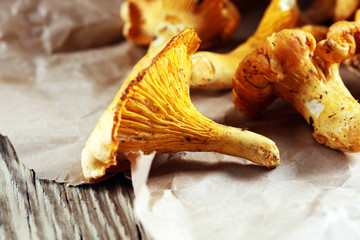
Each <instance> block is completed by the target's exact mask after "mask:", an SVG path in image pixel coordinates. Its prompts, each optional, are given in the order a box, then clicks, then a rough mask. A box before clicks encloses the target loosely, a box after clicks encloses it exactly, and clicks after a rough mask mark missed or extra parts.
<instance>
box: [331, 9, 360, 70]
mask: <svg viewBox="0 0 360 240" xmlns="http://www.w3.org/2000/svg"><path fill="white" fill-rule="evenodd" d="M359 19H360V10H358V11H357V12H356V15H355V21H354V22H348V21H340V22H338V23H335V24H333V26H332V27H331V28H330V30H329V33H328V35H327V41H326V44H330V45H331V46H333V47H334V48H336V50H337V51H340V50H341V51H345V52H344V53H343V54H340V55H344V54H345V55H349V56H348V57H347V58H346V59H345V60H344V61H343V63H344V64H345V65H346V66H347V67H349V69H350V70H352V71H353V72H355V73H357V74H360V53H359V49H357V48H358V46H357V44H359V42H360V31H359V29H360V20H359ZM346 49H348V51H352V52H351V54H347V53H346ZM354 51H355V52H354Z"/></svg>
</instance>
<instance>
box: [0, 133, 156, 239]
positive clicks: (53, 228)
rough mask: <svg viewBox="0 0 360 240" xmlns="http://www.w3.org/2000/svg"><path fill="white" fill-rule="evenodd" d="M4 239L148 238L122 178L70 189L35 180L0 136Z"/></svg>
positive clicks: (0, 210) (1, 234)
mask: <svg viewBox="0 0 360 240" xmlns="http://www.w3.org/2000/svg"><path fill="white" fill-rule="evenodd" d="M0 155H1V159H0V181H1V184H0V239H150V238H149V236H148V235H147V234H146V232H145V231H144V230H143V228H142V227H141V226H139V224H136V222H137V221H136V219H135V217H134V213H133V199H134V195H133V190H132V186H131V182H130V181H129V180H127V179H126V178H125V177H124V176H123V175H122V174H118V175H117V176H115V177H113V178H111V179H109V180H107V181H104V182H101V183H98V184H94V185H86V186H79V187H68V186H66V185H65V184H58V183H54V182H49V181H45V180H39V179H37V178H36V174H35V173H34V172H33V171H32V170H29V169H27V168H25V167H24V166H23V165H22V164H21V163H19V161H18V158H17V156H16V153H15V150H14V148H13V146H12V144H11V143H10V141H9V139H8V138H7V137H4V136H3V135H1V134H0Z"/></svg>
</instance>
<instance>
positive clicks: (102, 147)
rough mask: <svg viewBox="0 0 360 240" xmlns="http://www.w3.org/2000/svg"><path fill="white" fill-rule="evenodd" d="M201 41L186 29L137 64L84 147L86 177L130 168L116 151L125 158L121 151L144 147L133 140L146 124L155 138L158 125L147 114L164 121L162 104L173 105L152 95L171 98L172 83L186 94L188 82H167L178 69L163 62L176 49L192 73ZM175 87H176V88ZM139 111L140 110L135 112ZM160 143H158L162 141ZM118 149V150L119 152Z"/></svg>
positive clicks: (83, 157) (184, 67)
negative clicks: (194, 53) (191, 58)
mask: <svg viewBox="0 0 360 240" xmlns="http://www.w3.org/2000/svg"><path fill="white" fill-rule="evenodd" d="M200 42H201V41H200V39H199V38H198V36H197V34H196V33H195V31H194V30H190V29H188V30H185V31H183V32H182V33H180V34H179V35H177V36H176V37H174V38H173V39H172V40H171V41H169V42H168V43H164V44H163V45H161V46H160V47H158V48H157V49H155V50H154V51H152V52H151V53H149V54H147V55H146V56H145V57H143V58H142V59H141V60H140V61H139V62H138V63H137V64H136V65H135V67H134V68H133V70H132V72H131V73H130V74H129V76H128V78H127V79H126V80H125V81H124V83H123V85H122V86H121V87H120V89H119V91H118V92H117V94H116V96H115V98H114V100H113V101H112V103H111V104H110V105H109V106H108V108H107V109H106V110H105V112H104V113H103V115H102V116H101V118H100V120H99V122H98V124H97V126H96V128H95V129H94V130H93V132H92V133H91V135H90V137H89V139H88V140H87V142H86V145H85V147H84V149H83V151H82V157H81V162H82V169H83V173H84V176H85V178H86V179H88V180H89V181H95V180H99V179H101V178H103V177H104V176H105V174H107V173H108V174H111V172H117V171H119V170H125V169H124V168H128V166H129V165H128V164H126V163H124V162H121V161H117V156H116V155H119V156H118V157H120V158H124V159H125V157H124V156H121V153H122V152H127V151H132V150H139V149H142V148H140V146H139V144H141V141H140V142H139V141H135V142H133V141H132V140H134V139H135V140H136V139H140V138H142V139H143V138H145V137H146V136H143V135H142V136H139V132H140V130H141V129H142V128H147V130H149V131H150V132H149V133H148V137H152V138H153V139H155V137H156V135H155V136H154V134H155V132H154V131H155V130H156V128H154V126H151V125H147V121H149V122H150V120H149V119H146V118H145V116H147V117H148V118H153V119H154V120H156V121H160V125H161V121H163V118H165V117H166V115H165V114H163V111H165V110H164V109H163V108H164V107H168V108H169V109H170V108H171V106H166V104H165V106H162V103H164V102H159V101H160V100H156V99H154V97H152V95H159V94H160V95H161V96H163V97H164V98H171V97H173V96H170V95H169V93H171V92H168V91H167V90H169V87H170V89H173V91H177V90H178V91H181V92H183V93H184V94H186V92H187V90H186V88H187V87H188V85H187V84H186V83H183V82H181V81H173V83H170V84H178V86H167V84H169V83H168V79H167V78H166V77H167V76H168V77H173V76H174V74H175V73H171V72H170V73H165V71H167V69H166V66H165V65H161V64H171V61H169V60H168V59H169V58H172V57H175V55H174V54H175V53H176V54H177V56H176V57H179V59H178V60H177V61H173V62H176V63H177V64H179V66H180V65H182V67H181V68H179V69H177V70H178V71H184V72H183V73H182V74H183V75H186V74H190V73H189V71H190V70H189V69H190V67H191V66H190V64H191V62H190V55H191V54H192V53H193V52H195V51H196V50H197V48H198V46H199V44H200ZM179 55H180V56H179ZM181 60H183V61H181ZM159 64H160V66H159ZM171 69H173V68H171ZM159 71H162V72H159ZM156 74H158V75H160V77H154V75H156ZM155 80H158V82H156V83H154V81H155ZM149 82H151V84H149ZM154 84H155V85H154ZM175 87H177V89H174V88H175ZM158 91H165V93H164V92H162V93H158ZM172 93H173V94H175V93H174V92H172ZM149 101H154V102H149ZM174 101H175V102H176V101H177V100H176V98H174ZM178 102H180V100H178ZM156 104H158V105H156ZM134 105H136V106H135V107H136V109H135V110H133V109H131V108H132V107H134ZM179 107H180V106H179ZM173 110H174V109H173ZM136 112H138V113H140V114H136ZM134 124H135V125H136V126H135V128H134V127H131V128H130V130H129V131H133V132H126V131H127V130H126V127H127V125H134ZM136 128H138V130H139V131H138V132H136V131H135V130H134V129H136ZM163 129H164V128H163ZM166 129H167V128H166ZM166 129H165V130H166ZM143 130H144V129H143ZM143 132H144V131H143ZM119 142H120V143H122V145H121V149H120V150H121V151H118V150H119V149H118V148H119ZM157 143H158V144H159V142H157ZM147 146H148V145H147ZM117 151H118V153H116V152H117ZM109 171H110V172H109Z"/></svg>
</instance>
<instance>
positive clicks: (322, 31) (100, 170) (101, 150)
mask: <svg viewBox="0 0 360 240" xmlns="http://www.w3.org/2000/svg"><path fill="white" fill-rule="evenodd" d="M344 6H346V7H345V9H344ZM358 7H360V1H358V0H315V1H314V2H313V3H312V5H311V6H310V7H309V8H308V9H306V11H301V10H300V9H299V6H298V2H297V1H296V0H271V2H270V4H269V6H268V7H267V9H266V11H265V13H264V15H263V18H262V20H261V21H260V23H259V25H258V28H257V30H256V32H255V33H254V34H253V36H251V37H250V38H248V39H247V40H246V41H245V42H244V43H242V44H240V45H239V46H238V47H237V48H235V49H234V50H233V51H231V52H229V53H226V54H220V53H214V52H210V51H205V50H204V49H206V48H209V47H211V46H214V45H215V44H218V43H219V42H222V41H224V40H226V39H228V38H230V37H231V36H232V35H233V34H234V32H235V31H236V29H237V27H238V23H239V21H240V14H239V12H238V10H237V8H236V7H235V5H234V4H233V3H231V2H230V0H203V1H198V0H178V1H167V0H126V1H124V2H123V4H122V6H121V11H120V12H121V17H122V19H123V20H124V22H125V26H124V30H123V31H124V36H125V37H126V38H127V39H128V40H129V41H131V42H134V43H135V44H139V45H144V46H149V50H148V53H147V54H146V56H144V57H143V58H142V59H141V60H140V61H139V62H138V63H137V64H136V65H135V66H134V68H133V70H132V72H131V73H130V75H129V76H128V78H127V79H126V80H125V81H124V83H123V85H122V86H121V87H120V89H119V91H118V92H117V94H116V96H115V98H114V100H113V101H112V103H111V104H110V105H109V106H108V108H107V109H106V110H105V112H104V113H103V115H102V116H101V118H100V120H99V122H98V124H97V126H96V128H95V129H94V130H93V132H92V133H91V135H90V137H89V138H88V140H87V142H86V144H85V147H84V149H83V151H82V159H81V161H82V168H83V174H84V176H85V178H86V179H87V180H88V181H89V182H96V181H99V180H102V179H104V178H106V177H108V176H110V175H112V174H114V173H116V172H118V171H125V170H127V169H129V161H128V160H127V156H128V154H130V153H132V152H136V151H142V152H143V153H144V154H149V153H151V152H154V151H156V152H157V153H173V152H179V151H213V152H219V153H223V154H228V155H232V156H238V157H241V158H245V159H248V160H250V161H252V162H254V163H256V164H259V165H263V166H266V167H268V168H275V167H276V166H278V165H279V162H280V156H279V151H278V148H277V147H276V145H275V143H274V142H273V141H272V140H270V139H268V138H266V137H264V136H261V135H259V134H256V133H253V132H251V131H247V130H244V129H241V128H234V127H229V126H224V125H221V124H218V123H215V122H214V121H212V120H210V119H208V118H206V117H205V116H203V115H202V114H201V113H199V112H198V111H197V110H196V108H195V107H194V106H193V104H192V103H191V99H190V94H189V90H190V88H202V89H218V90H224V89H232V93H233V102H234V104H235V106H236V108H237V109H238V110H240V111H241V112H242V113H243V114H244V115H245V116H247V117H249V118H253V117H256V116H258V115H259V114H260V113H261V112H262V111H263V110H264V109H265V108H266V107H267V106H269V105H270V104H271V103H272V102H273V101H274V100H275V99H276V98H277V97H282V98H283V99H285V100H286V101H287V102H289V103H291V104H292V105H293V106H294V107H295V108H296V110H297V111H298V112H299V113H301V114H302V116H303V117H304V119H305V120H306V121H307V123H308V124H309V126H310V129H311V132H312V135H313V137H314V138H315V139H316V140H317V141H318V142H319V143H320V144H322V145H325V146H327V147H329V148H332V149H336V150H340V151H344V152H359V151H360V133H359V131H360V129H358V128H359V127H360V115H359V111H358V109H359V107H360V106H359V103H358V102H357V101H356V100H355V99H354V98H353V96H352V95H351V94H350V92H349V91H348V89H347V88H346V87H345V85H344V83H343V81H342V79H341V77H340V74H339V66H340V63H344V64H345V65H347V66H351V67H352V68H355V69H356V68H359V66H360V61H359V59H360V55H359V52H360V50H359V48H358V47H357V45H358V44H359V43H360V20H359V19H360V14H358V13H357V8H358ZM149 8H153V9H161V11H149V10H148V9H149ZM349 18H354V19H355V20H354V21H350V20H349ZM325 21H326V22H329V21H331V24H332V25H331V26H330V27H328V26H325V25H321V23H323V22H325ZM209 26H210V27H211V29H209ZM199 47H200V48H201V49H202V51H199V52H196V51H197V49H198V48H199Z"/></svg>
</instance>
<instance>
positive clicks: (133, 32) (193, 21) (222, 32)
mask: <svg viewBox="0 0 360 240" xmlns="http://www.w3.org/2000/svg"><path fill="white" fill-rule="evenodd" d="M120 15H121V17H122V19H123V20H124V22H125V24H124V28H123V34H124V36H125V37H126V38H127V39H128V40H129V41H132V42H134V43H135V44H138V45H144V46H147V45H149V44H150V43H151V42H152V41H153V40H154V39H155V38H156V36H157V35H158V34H159V32H160V33H161V31H165V30H166V28H169V27H173V28H176V31H175V32H180V31H182V30H184V29H186V28H192V29H195V31H196V32H197V34H198V35H199V37H200V38H201V40H202V44H201V48H208V47H211V46H213V45H215V44H217V43H218V42H220V41H222V40H225V39H228V38H229V37H231V36H232V35H233V33H234V32H235V30H236V28H237V26H238V24H239V21H240V13H239V12H238V10H237V8H236V6H235V5H234V4H233V3H231V2H230V1H229V0H203V1H199V0H176V1H167V0H127V1H124V2H123V4H122V5H121V10H120Z"/></svg>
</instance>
